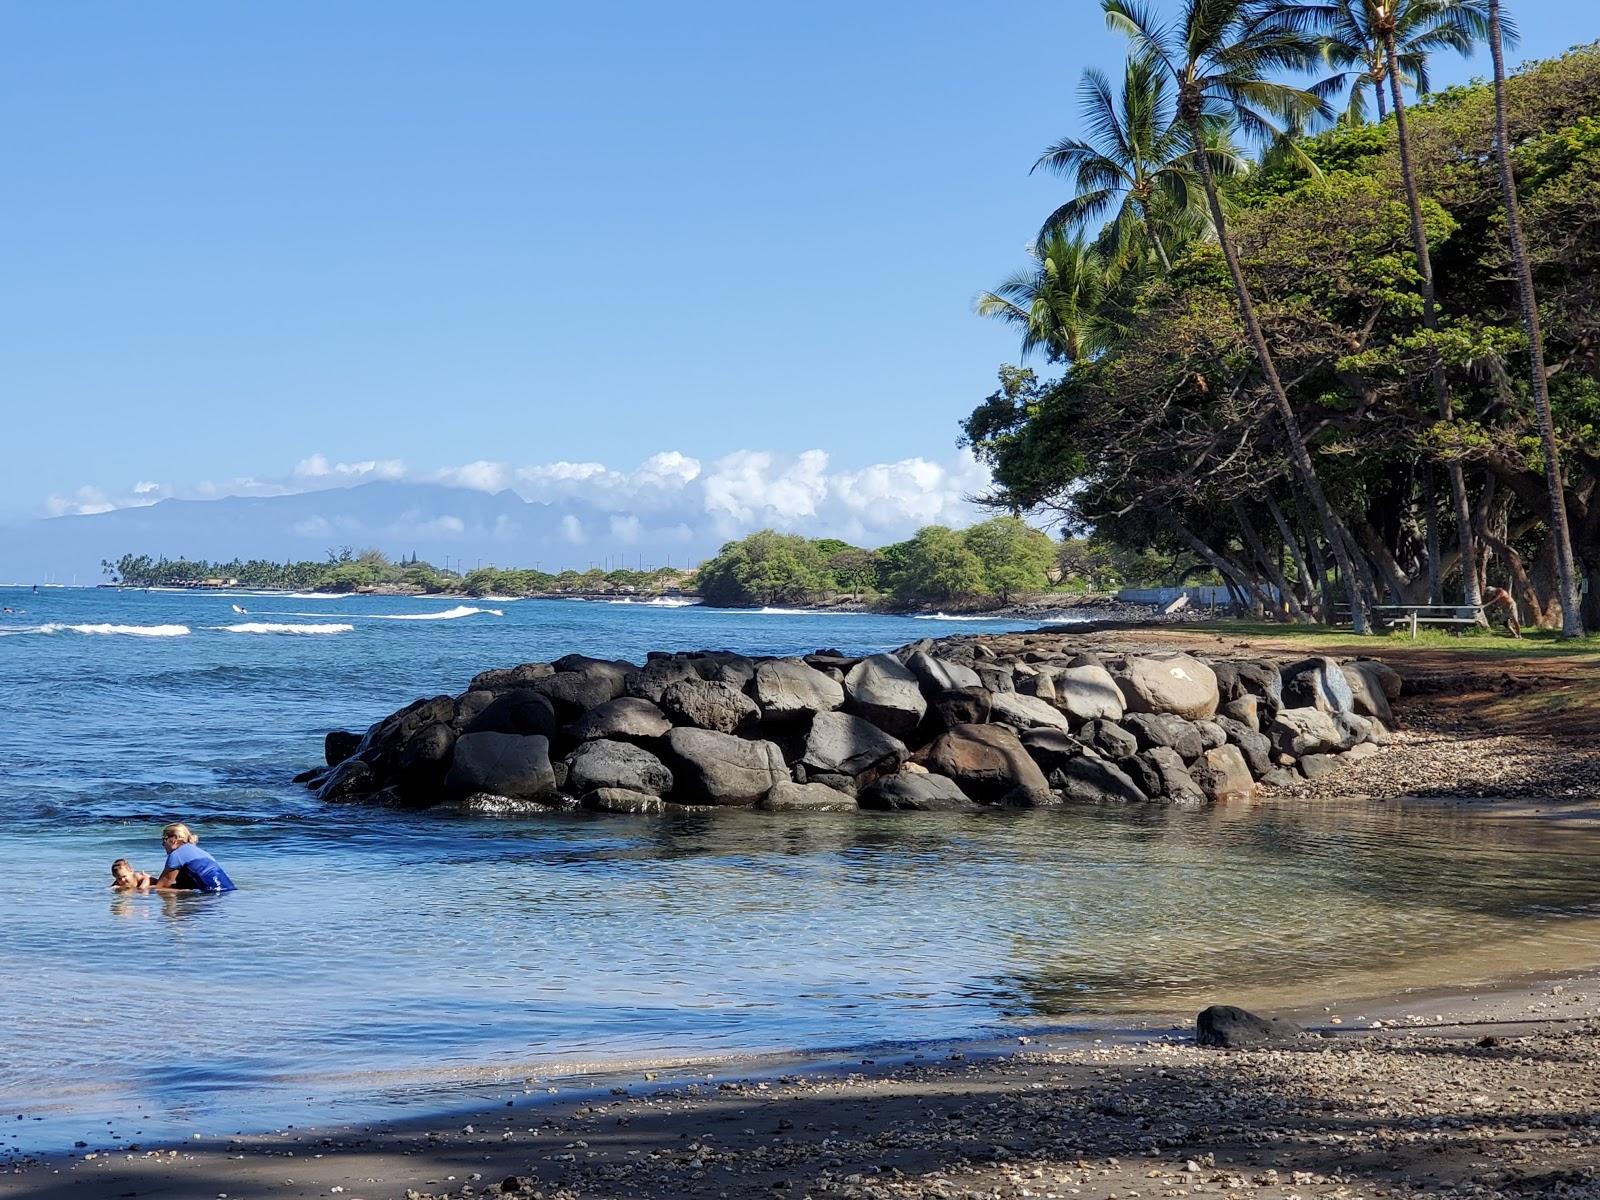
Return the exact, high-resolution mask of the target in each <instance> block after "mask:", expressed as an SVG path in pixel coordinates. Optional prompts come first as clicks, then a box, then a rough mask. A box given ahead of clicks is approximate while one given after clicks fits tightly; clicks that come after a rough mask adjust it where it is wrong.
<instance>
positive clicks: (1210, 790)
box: [297, 631, 1401, 813]
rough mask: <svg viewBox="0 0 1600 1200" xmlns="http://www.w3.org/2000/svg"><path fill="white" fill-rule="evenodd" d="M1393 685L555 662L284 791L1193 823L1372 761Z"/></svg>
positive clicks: (685, 659) (503, 802) (1049, 645)
mask: <svg viewBox="0 0 1600 1200" xmlns="http://www.w3.org/2000/svg"><path fill="white" fill-rule="evenodd" d="M1400 685H1401V679H1400V676H1399V675H1398V674H1397V673H1396V672H1395V671H1393V670H1392V669H1390V668H1389V667H1387V666H1384V665H1383V664H1381V663H1378V662H1375V661H1372V660H1354V661H1340V660H1338V659H1334V658H1325V657H1318V658H1306V659H1300V660H1295V661H1278V660H1274V659H1269V658H1265V657H1223V656H1215V657H1212V656H1196V655H1191V654H1186V653H1181V652H1174V651H1172V650H1170V649H1162V648H1159V647H1154V646H1140V645H1138V644H1137V643H1133V644H1129V645H1128V646H1126V647H1125V648H1121V649H1118V650H1117V651H1115V652H1112V651H1109V650H1108V649H1107V648H1106V647H1104V646H1098V647H1096V648H1092V649H1091V648H1089V647H1087V646H1086V645H1083V644H1078V643H1075V641H1074V638H1073V636H1072V635H1071V634H1067V633H1060V632H1054V631H1051V632H1038V633H1032V634H1007V635H1003V636H999V637H989V638H982V637H956V638H948V639H943V640H939V641H934V640H931V639H924V640H922V641H919V642H914V643H912V644H910V645H908V646H904V647H901V648H900V649H899V650H896V651H894V652H892V653H886V654H873V655H868V656H852V655H845V654H841V653H838V652H837V651H833V650H819V651H817V652H815V653H812V654H807V655H803V656H799V657H794V658H751V657H748V656H745V655H740V654H734V653H729V652H726V651H701V652H691V653H673V654H667V653H653V654H651V655H649V656H648V657H647V659H646V661H645V662H644V663H643V664H635V663H631V662H623V661H614V660H609V659H598V658H590V657H587V656H584V655H568V656H566V657H564V658H560V659H557V660H555V661H554V662H549V663H543V662H538V663H523V664H521V665H519V666H513V667H505V668H497V669H494V670H489V671H484V672H483V673H481V674H479V675H477V676H476V677H474V678H473V679H472V681H471V682H470V683H469V684H468V686H467V688H466V690H465V691H463V692H462V693H460V694H459V695H454V696H435V697H432V698H426V699H421V700H417V701H415V702H414V703H412V704H409V705H407V706H406V707H405V708H402V709H400V710H399V711H398V712H394V713H391V714H390V715H389V716H387V717H384V718H383V719H382V720H380V721H378V722H376V723H375V724H373V725H372V726H371V727H370V728H368V729H367V730H366V731H365V732H364V733H360V734H357V733H352V732H346V731H343V730H336V731H334V732H331V733H329V734H328V736H327V739H326V743H325V747H324V758H325V762H326V765H324V766H321V767H317V768H314V769H312V770H309V771H306V772H304V773H302V774H301V775H300V776H297V781H298V782H301V783H304V784H305V785H306V786H307V787H309V788H311V789H313V790H314V791H315V792H316V794H317V795H318V797H319V798H320V799H322V800H325V801H329V802H346V803H348V802H361V803H373V804H387V805H395V806H402V807H410V808H428V807H433V806H436V805H440V804H447V803H457V804H460V803H466V804H469V805H470V804H473V803H484V804H485V805H486V806H491V807H493V809H494V810H495V811H501V812H503V811H506V809H507V807H508V802H510V805H512V806H519V807H525V808H528V809H530V810H538V809H563V808H573V807H577V806H582V807H585V808H590V809H596V810H601V811H609V812H628V813H643V812H660V811H664V810H667V809H670V808H673V807H681V808H718V807H728V808H762V809H769V810H784V811H796V810H808V811H830V810H838V809H854V808H862V809H877V810H885V811H904V810H920V811H968V810H977V809H979V808H983V807H991V806H1029V807H1031V806H1041V805H1050V804H1063V803H1092V804H1145V803H1160V804H1172V805H1177V806H1181V807H1201V806H1204V805H1207V804H1213V803H1228V802H1236V801H1240V800H1244V799H1248V798H1249V797H1250V796H1251V795H1253V794H1254V793H1255V791H1256V789H1257V787H1258V786H1259V785H1260V784H1261V783H1263V782H1265V783H1268V784H1274V785H1280V786H1281V785H1287V784H1292V783H1295V782H1297V781H1300V780H1304V779H1316V778H1320V777H1323V776H1326V775H1328V774H1330V773H1331V772H1334V771H1336V770H1338V769H1339V768H1340V766H1341V765H1343V764H1345V763H1349V762H1352V761H1357V760H1360V759H1362V758H1366V757H1368V756H1370V755H1372V754H1374V753H1377V751H1378V749H1379V747H1380V746H1382V745H1383V744H1384V743H1385V742H1386V741H1387V740H1388V737H1389V728H1390V726H1391V724H1392V723H1393V720H1394V718H1393V714H1392V710H1391V708H1390V702H1391V701H1392V700H1394V699H1395V698H1397V697H1398V696H1399V693H1400ZM490 798H492V805H489V804H487V802H488V801H489V799H490Z"/></svg>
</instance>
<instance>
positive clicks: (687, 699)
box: [661, 679, 761, 733]
mask: <svg viewBox="0 0 1600 1200" xmlns="http://www.w3.org/2000/svg"><path fill="white" fill-rule="evenodd" d="M661 711H662V712H664V713H665V714H666V715H667V719H668V720H670V721H671V722H672V723H673V724H674V725H692V726H694V727H695V728H696V729H710V730H714V731H715V732H717V733H743V732H747V731H748V730H751V729H754V728H755V727H756V725H757V724H759V723H760V721H761V710H760V709H759V708H757V707H756V702H755V701H754V700H752V699H750V697H749V696H746V695H745V694H744V693H743V692H741V691H738V690H737V689H735V688H733V687H730V686H729V685H728V684H726V683H712V682H710V681H709V680H705V679H679V680H676V681H675V682H673V683H669V684H668V685H667V686H666V687H664V688H662V689H661Z"/></svg>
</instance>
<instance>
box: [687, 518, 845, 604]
mask: <svg viewBox="0 0 1600 1200" xmlns="http://www.w3.org/2000/svg"><path fill="white" fill-rule="evenodd" d="M827 585H828V575H827V566H826V564H825V563H824V561H823V557H822V554H821V552H820V551H818V549H817V547H816V545H815V544H814V543H812V542H811V541H809V540H808V539H806V538H803V537H800V536H798V535H796V534H787V533H778V532H776V531H774V530H771V529H763V530H761V531H760V532H758V533H752V534H751V535H750V536H748V537H745V538H741V539H740V540H739V541H736V542H729V543H727V544H726V545H725V546H723V547H722V549H721V550H720V551H719V552H718V553H717V556H716V557H715V558H712V559H710V560H709V561H707V562H705V563H703V564H702V565H701V567H700V570H699V572H698V573H697V575H696V586H697V587H698V589H699V592H700V596H701V598H702V599H703V600H704V601H705V602H706V603H707V604H711V605H716V606H718V607H729V608H742V607H748V606H750V605H755V604H768V605H770V604H799V603H804V602H806V601H808V600H812V599H814V598H816V597H817V596H819V595H821V594H822V593H823V592H825V591H826V590H827Z"/></svg>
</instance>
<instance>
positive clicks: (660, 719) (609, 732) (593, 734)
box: [562, 696, 672, 742]
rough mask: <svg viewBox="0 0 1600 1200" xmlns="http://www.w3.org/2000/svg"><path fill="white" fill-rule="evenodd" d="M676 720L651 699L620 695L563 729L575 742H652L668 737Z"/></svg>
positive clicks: (592, 709)
mask: <svg viewBox="0 0 1600 1200" xmlns="http://www.w3.org/2000/svg"><path fill="white" fill-rule="evenodd" d="M671 728H672V722H671V721H669V720H667V716H666V714H665V713H663V712H662V711H661V710H660V709H659V708H657V707H656V706H655V705H654V704H651V703H650V701H648V700H645V699H642V698H640V697H638V696H618V697H617V698H616V699H615V700H609V701H607V702H606V703H604V704H602V705H601V706H600V707H599V708H591V709H590V710H589V711H588V712H586V713H584V714H583V716H581V717H579V718H578V719H577V720H576V721H574V722H573V723H572V724H571V725H568V726H567V727H566V729H564V730H563V731H562V732H563V733H564V734H565V736H566V737H567V738H568V739H570V740H571V741H574V742H590V741H594V740H595V739H596V738H612V739H615V740H618V741H624V742H648V741H653V740H654V739H656V738H661V737H666V735H667V730H669V729H671Z"/></svg>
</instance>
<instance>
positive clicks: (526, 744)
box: [445, 733, 556, 800]
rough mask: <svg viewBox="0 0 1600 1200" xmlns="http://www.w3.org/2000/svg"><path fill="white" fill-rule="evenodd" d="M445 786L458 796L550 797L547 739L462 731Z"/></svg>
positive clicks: (551, 773)
mask: <svg viewBox="0 0 1600 1200" xmlns="http://www.w3.org/2000/svg"><path fill="white" fill-rule="evenodd" d="M445 787H446V788H447V789H448V790H449V791H451V792H453V793H456V794H457V795H470V794H472V793H474V792H488V793H490V794H492V795H495V796H510V797H511V798H512V799H514V800H542V799H544V798H545V797H547V796H551V795H553V794H554V793H555V790H556V775H555V771H554V770H553V769H552V767H551V765H550V740H549V739H548V738H546V737H544V736H542V735H540V734H520V733H465V734H462V735H461V737H460V738H459V739H457V741H456V752H455V757H454V759H453V760H452V761H451V763H450V771H449V773H448V774H447V775H446V776H445Z"/></svg>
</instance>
